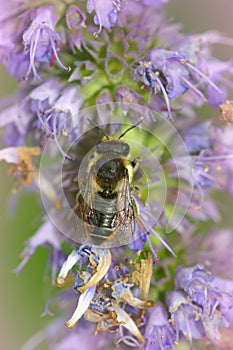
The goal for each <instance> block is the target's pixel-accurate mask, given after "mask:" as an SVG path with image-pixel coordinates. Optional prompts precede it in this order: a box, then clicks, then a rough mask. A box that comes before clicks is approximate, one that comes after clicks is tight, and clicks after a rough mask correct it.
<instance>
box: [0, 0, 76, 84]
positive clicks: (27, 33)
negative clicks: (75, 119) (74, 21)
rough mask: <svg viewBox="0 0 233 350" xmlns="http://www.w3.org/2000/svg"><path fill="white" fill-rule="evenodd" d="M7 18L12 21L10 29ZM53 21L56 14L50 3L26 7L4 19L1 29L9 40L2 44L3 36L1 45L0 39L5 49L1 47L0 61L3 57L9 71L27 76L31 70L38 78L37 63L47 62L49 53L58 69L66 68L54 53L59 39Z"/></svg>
mask: <svg viewBox="0 0 233 350" xmlns="http://www.w3.org/2000/svg"><path fill="white" fill-rule="evenodd" d="M11 21H12V23H13V25H14V30H15V32H14V33H13V31H12V23H11ZM8 23H9V25H8ZM56 23H57V18H56V17H55V15H54V9H53V7H52V6H44V7H39V8H37V9H31V10H27V11H26V12H24V13H22V14H21V15H20V16H19V17H17V19H14V20H13V19H11V18H10V19H8V20H6V24H4V28H5V29H4V31H5V32H6V35H7V37H9V38H10V40H9V41H8V42H10V44H5V43H4V42H3V40H2V45H1V43H0V46H2V48H4V49H5V52H4V51H2V54H3V57H2V59H1V61H4V62H5V61H6V64H7V67H8V70H9V71H10V73H11V74H12V75H14V76H16V77H17V78H24V79H27V78H28V77H29V76H30V74H31V73H33V75H34V78H39V75H38V73H37V67H36V66H37V64H38V63H51V62H52V58H53V57H54V60H56V61H57V63H58V65H59V66H60V67H61V68H62V69H65V70H67V71H69V70H70V68H69V67H66V66H64V65H63V63H62V62H61V60H60V58H59V56H58V50H59V49H58V43H59V42H60V41H61V39H60V36H59V35H58V33H56V32H55V30H54V27H55V25H56ZM10 24H11V26H10ZM22 46H23V48H24V50H23V51H22Z"/></svg>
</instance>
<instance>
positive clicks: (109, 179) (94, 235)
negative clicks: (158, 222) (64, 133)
mask: <svg viewBox="0 0 233 350" xmlns="http://www.w3.org/2000/svg"><path fill="white" fill-rule="evenodd" d="M141 122H142V119H140V122H139V123H137V124H136V125H133V126H131V127H129V128H128V129H127V130H126V131H125V132H123V133H122V134H121V135H120V136H119V137H118V138H117V137H114V136H108V135H106V134H105V136H104V137H103V138H102V139H101V141H100V142H99V143H98V144H97V145H96V147H95V149H94V151H93V152H92V154H91V157H90V161H89V164H88V167H87V171H86V182H85V185H84V187H83V191H79V192H78V194H77V197H76V205H75V209H74V211H75V213H76V215H77V216H78V223H77V230H78V231H79V233H81V232H80V231H81V230H82V233H81V235H82V234H84V236H85V237H84V238H85V239H86V242H88V240H89V242H90V240H91V242H92V243H93V244H95V245H101V246H118V245H122V244H127V243H129V242H130V241H131V240H132V239H133V234H134V231H135V216H136V215H137V208H136V205H135V202H134V199H133V197H132V191H133V188H132V187H131V183H132V179H133V175H134V173H135V171H136V169H137V167H138V163H137V161H136V160H133V161H130V160H129V158H130V146H129V144H128V143H127V142H125V141H124V140H122V138H123V137H124V136H125V134H126V133H128V132H129V131H130V130H132V129H133V128H135V127H136V126H137V125H139V124H140V123H141Z"/></svg>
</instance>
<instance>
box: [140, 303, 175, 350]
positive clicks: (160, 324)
mask: <svg viewBox="0 0 233 350" xmlns="http://www.w3.org/2000/svg"><path fill="white" fill-rule="evenodd" d="M145 338H146V345H145V350H164V349H175V347H174V345H175V341H176V334H175V332H174V330H173V328H172V327H171V323H170V322H169V319H168V313H167V312H166V310H165V308H164V306H163V305H162V304H156V305H155V306H154V307H153V309H151V310H150V311H149V312H148V316H147V322H146V329H145Z"/></svg>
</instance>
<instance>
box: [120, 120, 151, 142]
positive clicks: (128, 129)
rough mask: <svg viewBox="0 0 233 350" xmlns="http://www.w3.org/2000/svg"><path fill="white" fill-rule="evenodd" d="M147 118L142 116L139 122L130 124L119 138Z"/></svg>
mask: <svg viewBox="0 0 233 350" xmlns="http://www.w3.org/2000/svg"><path fill="white" fill-rule="evenodd" d="M144 119H145V117H143V116H142V117H140V120H139V122H138V123H137V124H134V125H132V126H130V127H129V128H128V129H126V130H125V131H124V132H123V133H122V134H121V135H120V136H119V137H118V140H119V139H121V138H122V137H124V136H125V134H127V133H128V132H129V131H130V130H132V129H134V128H136V127H137V126H138V125H139V124H141V123H142V122H143V120H144Z"/></svg>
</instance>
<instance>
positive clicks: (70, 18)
mask: <svg viewBox="0 0 233 350" xmlns="http://www.w3.org/2000/svg"><path fill="white" fill-rule="evenodd" d="M85 20H86V15H85V13H84V12H83V11H82V10H81V9H80V8H79V7H78V6H75V5H73V6H70V7H69V9H68V10H67V11H66V23H67V26H68V28H70V29H79V28H80V27H85Z"/></svg>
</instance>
